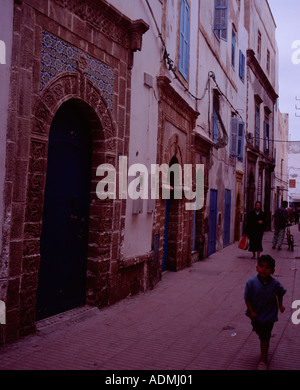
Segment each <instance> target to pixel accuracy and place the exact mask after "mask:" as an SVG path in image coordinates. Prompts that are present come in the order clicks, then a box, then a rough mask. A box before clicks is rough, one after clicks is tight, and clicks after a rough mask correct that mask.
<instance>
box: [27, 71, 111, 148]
mask: <svg viewBox="0 0 300 390" xmlns="http://www.w3.org/2000/svg"><path fill="white" fill-rule="evenodd" d="M70 99H76V100H78V101H80V100H81V101H84V102H85V103H87V104H88V105H89V106H90V107H91V108H92V109H93V110H94V111H95V113H96V114H97V116H98V118H99V121H100V123H101V127H102V130H103V133H104V139H105V141H106V140H109V142H108V150H111V143H112V141H111V139H112V138H114V137H115V136H116V123H115V121H114V120H113V117H112V113H111V111H110V109H109V107H108V105H107V103H106V101H105V99H104V98H103V96H102V94H101V92H100V90H99V89H98V88H97V87H95V86H94V85H93V84H92V82H90V81H89V80H88V79H87V78H86V77H84V75H83V74H80V73H77V72H76V73H75V72H74V73H72V72H66V73H62V74H59V75H57V76H56V77H54V78H53V80H51V82H49V84H48V85H47V87H46V89H45V90H44V91H43V92H42V94H41V95H40V96H38V97H37V99H36V102H35V104H34V106H33V112H32V115H33V118H34V119H33V120H34V124H33V128H32V132H33V133H35V134H39V135H42V136H45V137H48V135H49V131H50V126H51V123H52V120H53V118H54V115H55V113H56V112H57V110H58V108H59V107H60V106H61V105H62V104H63V103H64V102H66V101H67V100H70Z"/></svg>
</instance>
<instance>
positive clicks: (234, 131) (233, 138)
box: [230, 117, 239, 157]
mask: <svg viewBox="0 0 300 390" xmlns="http://www.w3.org/2000/svg"><path fill="white" fill-rule="evenodd" d="M238 124H239V121H238V119H237V118H235V117H232V118H231V123H230V155H231V156H232V157H237V156H238Z"/></svg>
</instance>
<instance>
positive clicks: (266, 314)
mask: <svg viewBox="0 0 300 390" xmlns="http://www.w3.org/2000/svg"><path fill="white" fill-rule="evenodd" d="M256 271H257V275H256V276H253V277H252V278H250V279H249V280H248V281H247V283H246V287H245V294H244V298H245V302H246V306H247V311H246V315H247V316H248V317H250V319H251V324H252V327H253V330H254V331H255V332H256V333H257V334H258V336H259V339H260V349H261V358H260V363H259V365H258V370H266V369H267V357H268V351H269V342H270V338H271V331H272V329H273V326H274V322H276V321H278V317H277V314H278V308H279V310H280V312H281V313H283V312H284V310H285V308H284V306H283V305H282V301H283V296H284V294H285V293H286V289H285V288H284V287H283V286H282V285H281V284H280V283H279V282H278V280H276V279H275V278H273V277H272V276H271V274H273V273H274V271H275V260H274V259H273V258H272V257H271V256H269V255H263V256H261V257H260V258H259V259H258V260H257V266H256Z"/></svg>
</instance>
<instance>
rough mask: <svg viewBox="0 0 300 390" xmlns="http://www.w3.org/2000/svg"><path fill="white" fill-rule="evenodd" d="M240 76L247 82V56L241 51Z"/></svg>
mask: <svg viewBox="0 0 300 390" xmlns="http://www.w3.org/2000/svg"><path fill="white" fill-rule="evenodd" d="M239 59H240V60H239V76H240V79H241V80H242V82H243V83H244V82H245V56H244V54H243V52H242V51H241V50H240V56H239Z"/></svg>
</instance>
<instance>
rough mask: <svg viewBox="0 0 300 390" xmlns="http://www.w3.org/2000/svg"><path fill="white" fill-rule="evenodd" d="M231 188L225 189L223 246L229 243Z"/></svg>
mask: <svg viewBox="0 0 300 390" xmlns="http://www.w3.org/2000/svg"><path fill="white" fill-rule="evenodd" d="M230 214H231V190H225V204H224V235H223V246H227V245H229V243H230Z"/></svg>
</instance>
